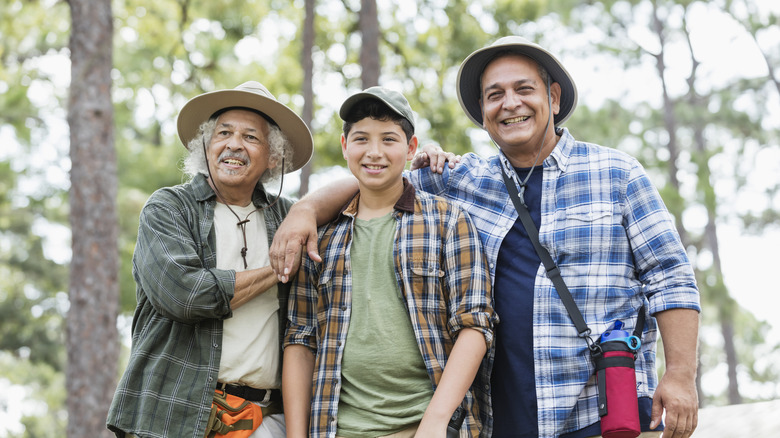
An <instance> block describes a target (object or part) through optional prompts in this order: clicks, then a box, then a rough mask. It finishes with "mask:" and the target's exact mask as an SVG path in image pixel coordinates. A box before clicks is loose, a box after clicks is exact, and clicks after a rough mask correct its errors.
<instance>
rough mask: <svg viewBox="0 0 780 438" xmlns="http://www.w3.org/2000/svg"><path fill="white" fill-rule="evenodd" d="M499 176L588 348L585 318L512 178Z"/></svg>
mask: <svg viewBox="0 0 780 438" xmlns="http://www.w3.org/2000/svg"><path fill="white" fill-rule="evenodd" d="M501 175H502V176H503V177H504V184H505V185H506V189H507V191H508V192H509V197H510V198H512V203H513V204H515V209H516V210H517V213H518V214H519V215H520V221H521V222H522V223H523V226H524V227H525V230H526V231H527V232H528V237H529V238H530V239H531V243H532V244H533V245H534V249H536V253H537V254H538V255H539V258H540V259H541V260H542V264H543V265H544V269H545V270H546V271H547V277H549V278H550V280H551V281H552V282H553V285H554V286H555V289H556V290H557V291H558V296H560V297H561V301H563V305H564V306H566V310H567V311H568V312H569V317H570V318H571V320H572V322H574V327H576V328H577V332H578V333H579V336H580V337H581V338H585V340H586V341H587V342H588V345H589V346H590V345H592V340H591V339H590V328H588V324H586V323H585V318H583V317H582V313H580V309H579V308H578V307H577V303H575V302H574V298H572V296H571V292H569V288H568V287H567V286H566V282H564V281H563V277H561V271H560V269H558V266H556V265H555V262H554V261H553V259H552V257H551V256H550V253H549V252H548V251H547V250H546V249H545V248H544V247H543V246H542V244H541V243H539V230H537V229H536V225H535V224H534V221H533V219H531V214H530V213H529V212H528V207H526V205H525V203H524V202H522V201H521V200H520V195H519V194H518V192H517V185H515V182H514V181H512V178H510V177H509V175H507V174H506V170H504V169H503V168H502V170H501Z"/></svg>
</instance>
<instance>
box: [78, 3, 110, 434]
mask: <svg viewBox="0 0 780 438" xmlns="http://www.w3.org/2000/svg"><path fill="white" fill-rule="evenodd" d="M68 3H69V4H70V9H71V22H72V26H71V37H70V53H71V86H70V95H69V100H68V124H69V126H70V158H71V172H70V179H71V189H70V225H71V231H72V248H73V256H72V260H71V265H70V295H69V297H70V309H69V311H68V316H67V333H66V344H67V350H68V355H67V356H68V362H67V369H66V388H67V403H66V404H67V406H68V428H67V434H68V437H74V438H75V437H86V436H89V437H99V436H106V437H108V436H112V434H110V433H109V432H108V431H107V429H106V426H105V423H106V414H107V411H108V405H109V403H110V401H111V397H112V395H113V390H114V387H115V385H116V375H117V368H116V366H117V362H118V357H119V336H118V333H117V327H116V320H117V313H118V306H119V285H118V264H119V263H118V259H119V250H118V243H117V236H118V225H117V214H116V205H115V202H116V193H117V166H116V152H115V150H114V131H113V123H114V115H113V106H112V103H111V67H112V37H113V22H112V20H113V16H112V12H111V1H110V0H69V1H68Z"/></svg>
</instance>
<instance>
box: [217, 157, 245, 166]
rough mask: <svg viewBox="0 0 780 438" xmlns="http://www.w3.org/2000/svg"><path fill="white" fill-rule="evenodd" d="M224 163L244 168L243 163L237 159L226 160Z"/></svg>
mask: <svg viewBox="0 0 780 438" xmlns="http://www.w3.org/2000/svg"><path fill="white" fill-rule="evenodd" d="M222 162H223V163H225V164H230V165H231V166H243V165H244V162H243V161H241V160H236V159H233V158H228V159H226V160H223V161H222Z"/></svg>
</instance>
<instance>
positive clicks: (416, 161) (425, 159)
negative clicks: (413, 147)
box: [412, 143, 460, 173]
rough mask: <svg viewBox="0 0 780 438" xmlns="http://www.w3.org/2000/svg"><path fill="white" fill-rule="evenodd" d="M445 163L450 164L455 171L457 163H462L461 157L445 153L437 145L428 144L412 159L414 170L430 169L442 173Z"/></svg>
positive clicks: (421, 147)
mask: <svg viewBox="0 0 780 438" xmlns="http://www.w3.org/2000/svg"><path fill="white" fill-rule="evenodd" d="M444 163H449V166H450V169H454V168H455V165H456V164H457V163H460V155H455V154H454V153H452V152H445V151H444V150H443V149H442V148H441V147H440V146H439V145H437V144H435V143H427V144H424V145H422V146H420V149H419V150H418V151H417V154H415V156H414V158H412V170H417V169H422V168H424V167H430V168H431V171H433V172H436V173H442V172H443V171H444Z"/></svg>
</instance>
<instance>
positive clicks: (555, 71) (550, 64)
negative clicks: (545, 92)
mask: <svg viewBox="0 0 780 438" xmlns="http://www.w3.org/2000/svg"><path fill="white" fill-rule="evenodd" d="M506 51H509V52H512V53H517V54H520V55H525V56H527V57H529V58H531V59H533V60H534V61H536V62H538V63H539V64H541V66H542V67H544V68H545V69H546V70H547V72H548V73H549V74H550V80H551V81H552V82H557V83H558V84H559V85H560V86H561V102H560V110H559V111H558V114H556V115H555V118H554V121H555V126H559V125H560V124H562V123H563V122H565V121H566V120H567V119H568V118H569V116H571V114H572V112H573V111H574V107H575V106H577V87H576V85H575V84H574V80H573V79H572V77H571V75H570V74H569V72H568V71H566V69H565V68H564V67H563V65H561V64H560V63H559V62H558V61H557V60H556V59H555V57H554V56H553V55H552V54H551V53H550V52H548V51H546V50H544V49H543V48H541V47H540V46H537V45H535V44H533V43H531V44H529V45H526V44H520V43H518V42H507V43H506V44H496V45H492V46H488V47H485V48H483V49H480V50H477V51H475V52H474V53H472V54H471V55H469V56H468V57H467V58H466V59H465V60H464V61H463V63H462V64H461V66H460V69H459V70H458V79H457V84H458V100H459V101H460V106H461V107H462V108H463V110H464V111H465V112H466V115H467V116H468V117H469V119H471V121H472V122H474V123H475V124H477V126H479V127H480V128H482V127H483V125H484V124H483V120H482V109H481V108H480V105H479V100H480V98H481V97H482V90H481V89H480V87H481V80H482V72H483V71H484V70H485V67H487V65H488V64H489V63H490V61H492V60H493V58H494V57H495V56H496V54H498V53H499V52H506Z"/></svg>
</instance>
